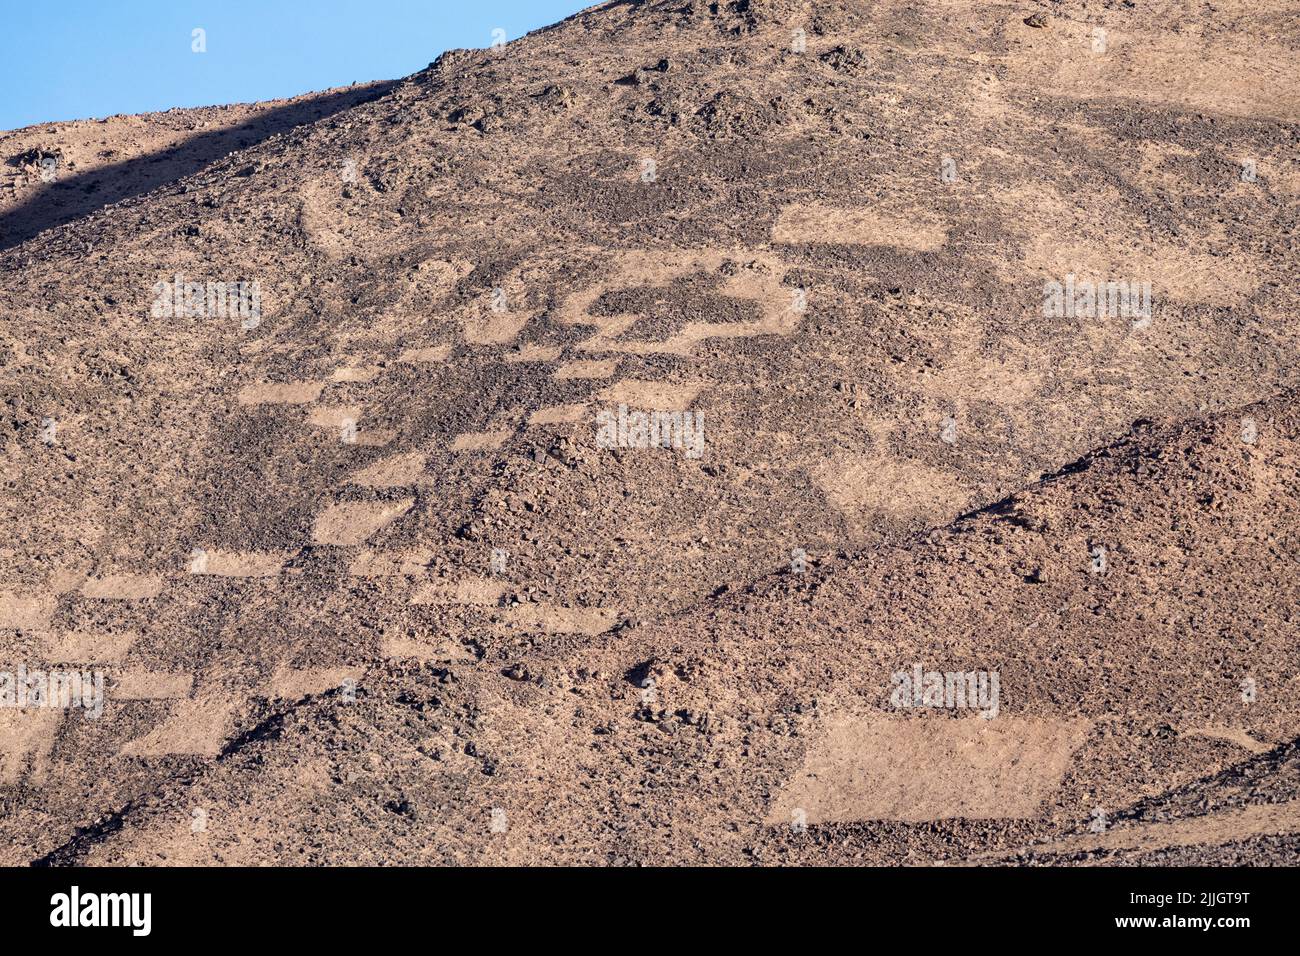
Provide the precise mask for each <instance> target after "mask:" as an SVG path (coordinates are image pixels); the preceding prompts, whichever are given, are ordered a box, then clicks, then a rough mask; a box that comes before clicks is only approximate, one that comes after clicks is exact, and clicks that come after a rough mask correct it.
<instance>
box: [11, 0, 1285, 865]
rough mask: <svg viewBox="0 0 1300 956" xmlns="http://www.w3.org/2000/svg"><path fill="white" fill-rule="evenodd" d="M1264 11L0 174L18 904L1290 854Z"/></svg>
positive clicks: (774, 46)
mask: <svg viewBox="0 0 1300 956" xmlns="http://www.w3.org/2000/svg"><path fill="white" fill-rule="evenodd" d="M1291 6H1292V5H1290V4H1287V3H1282V2H1271V0H1266V2H1263V3H1258V2H1257V3H1250V4H1246V3H1244V2H1239V0H1224V2H1219V3H1216V4H1214V5H1213V6H1212V7H1211V6H1207V5H1204V4H1199V3H1196V4H1193V3H1177V2H1168V3H1159V4H1136V5H1128V4H1123V3H1103V4H1089V5H1087V6H1086V7H1085V6H1084V4H1082V3H1080V2H1073V0H1066V2H1053V3H1038V2H1027V3H1019V4H997V3H994V4H989V3H975V2H971V0H923V2H918V3H906V4H905V3H901V2H891V3H870V4H868V3H858V2H850V0H812V2H805V0H730V2H718V3H711V2H704V0H648V2H640V3H639V2H629V0H614V2H610V3H607V4H604V5H602V6H599V7H595V8H592V9H591V10H588V11H586V12H584V13H582V14H579V15H578V16H576V17H574V18H572V19H570V20H567V21H564V22H563V23H561V24H558V25H556V26H554V27H551V28H548V29H546V30H542V31H539V32H537V33H535V34H532V35H530V36H528V37H526V38H524V39H522V40H519V41H517V42H516V43H512V44H510V45H509V46H507V47H505V48H504V49H501V50H483V51H454V52H451V53H448V54H446V55H444V56H442V57H440V58H439V59H438V61H437V62H436V63H434V64H432V65H431V66H430V67H429V68H428V69H427V70H425V71H422V72H420V73H418V74H415V75H414V76H411V77H408V78H406V79H405V80H402V81H399V82H397V83H394V84H381V85H375V86H371V87H365V88H356V89H350V90H341V91H331V92H328V93H322V94H318V95H316V96H312V97H302V98H299V99H297V100H294V101H287V102H282V103H270V104H260V105H255V106H247V107H227V108H214V109H208V110H184V111H181V110H177V111H172V112H170V113H166V114H158V115H151V116H142V117H114V118H112V119H110V120H105V121H100V122H92V121H86V122H77V123H61V124H55V125H50V126H42V127H34V128H32V129H27V130H20V131H17V132H13V133H7V134H3V135H0V154H3V156H2V157H0V158H4V159H6V160H8V161H9V165H7V166H5V167H4V169H6V170H8V172H7V173H6V174H5V175H6V176H7V177H8V180H7V183H8V188H7V190H6V184H5V182H0V276H2V279H3V281H2V283H0V308H3V310H4V314H5V316H6V321H5V323H4V324H3V326H0V385H2V389H3V405H2V406H0V413H2V415H3V417H2V418H0V451H2V452H3V463H2V464H0V482H2V483H3V487H4V495H3V496H2V497H0V517H2V518H3V520H4V524H5V527H7V528H9V529H10V531H11V533H10V535H9V536H8V538H7V540H6V541H5V542H4V543H3V545H2V546H0V671H13V670H16V668H17V667H18V666H19V665H25V666H26V667H27V668H28V669H29V670H42V669H43V670H48V669H57V668H73V667H76V668H78V669H81V670H90V669H95V670H100V671H102V672H103V674H104V675H105V683H106V686H105V701H104V709H103V714H102V716H100V717H99V718H97V719H94V718H91V717H90V716H89V715H88V714H87V713H83V712H80V711H77V710H70V711H59V710H51V709H48V708H28V709H24V710H15V709H12V708H8V709H4V708H0V808H2V809H3V812H0V862H3V863H9V864H21V863H29V862H40V863H51V864H66V863H85V864H128V863H140V864H150V865H153V864H183V863H200V864H235V863H280V864H322V863H329V864H359V863H389V864H413V863H476V864H494V863H529V864H542V863H598V864H643V863H706V864H782V863H798V864H827V863H830V864H849V863H884V864H932V863H962V864H972V865H1006V864H1030V863H1032V864H1051V865H1063V864H1114V863H1125V864H1127V863H1158V864H1174V863H1178V864H1186V863H1213V864H1240V863H1290V864H1294V863H1296V862H1298V861H1300V809H1297V807H1300V804H1297V801H1298V800H1300V772H1298V770H1297V768H1298V767H1300V762H1298V759H1297V748H1298V747H1300V655H1298V654H1297V623H1298V622H1297V611H1296V609H1297V607H1300V584H1297V575H1296V561H1297V556H1298V554H1300V412H1298V411H1297V408H1296V397H1297V394H1300V393H1298V392H1297V387H1300V381H1298V378H1297V372H1296V363H1295V361H1294V356H1295V355H1296V354H1297V350H1298V348H1300V321H1298V320H1297V318H1296V316H1297V315H1298V314H1300V312H1298V310H1297V306H1298V305H1300V302H1298V298H1300V297H1298V296H1297V292H1296V288H1297V284H1296V278H1297V269H1296V265H1297V261H1298V258H1297V249H1296V241H1297V220H1298V218H1300V196H1298V194H1300V161H1298V160H1297V149H1296V148H1297V145H1300V123H1298V122H1297V117H1298V110H1297V106H1298V105H1300V104H1298V101H1300V93H1298V92H1297V87H1296V84H1295V79H1294V78H1295V76H1296V75H1297V74H1298V72H1300V69H1298V68H1300V55H1298V54H1297V51H1298V49H1300V27H1298V26H1297V22H1296V20H1295V18H1294V16H1293V12H1294V11H1293V9H1291ZM1036 13H1042V14H1044V17H1043V19H1042V25H1038V26H1034V25H1030V24H1028V23H1027V22H1026V21H1027V20H1029V19H1031V18H1032V17H1033V15H1034V14H1036ZM1097 28H1100V29H1102V30H1104V31H1105V32H1104V42H1102V43H1101V44H1100V46H1101V47H1102V49H1098V34H1097V33H1095V30H1096V29H1097ZM798 31H802V32H801V33H799V32H798ZM799 38H802V39H803V41H805V42H806V48H804V49H803V50H802V52H797V51H796V50H795V49H794V47H797V46H799ZM55 155H57V156H59V157H60V160H59V163H60V164H59V166H58V171H57V179H56V181H55V182H53V183H46V182H42V181H41V178H40V171H41V169H42V167H41V165H40V160H41V158H42V157H48V156H55ZM1247 166H1249V168H1250V169H1253V170H1254V171H1255V174H1254V175H1253V176H1243V170H1244V169H1246V168H1247ZM1070 273H1073V274H1075V275H1077V276H1078V277H1080V278H1093V279H1100V280H1102V281H1105V280H1126V281H1127V280H1134V281H1149V282H1151V284H1152V300H1153V302H1154V309H1153V313H1152V315H1151V317H1150V321H1149V322H1135V321H1130V319H1129V318H1128V317H1111V318H1107V317H1105V316H1104V315H1103V316H1102V317H1100V318H1087V317H1077V316H1073V315H1071V316H1069V317H1055V318H1046V317H1044V310H1043V290H1044V283H1045V282H1047V281H1052V280H1055V281H1061V282H1063V281H1064V280H1065V276H1066V275H1067V274H1070ZM177 274H182V275H183V276H184V277H185V280H186V281H189V282H197V283H207V282H225V283H230V284H233V283H237V282H247V283H251V282H253V281H256V282H257V283H258V285H259V289H260V297H261V298H260V315H259V317H258V321H256V322H253V323H249V322H245V321H241V316H240V315H238V314H225V313H219V314H208V313H207V312H201V313H200V314H190V315H186V314H184V313H183V312H182V315H181V316H180V317H171V318H169V317H164V316H160V315H159V314H158V312H157V309H156V308H154V306H155V305H156V301H155V300H156V299H157V298H158V292H157V291H156V284H157V283H160V282H170V281H172V279H173V277H174V276H176V275H177ZM623 406H626V408H627V409H629V410H631V411H632V412H637V411H646V412H651V411H657V412H663V413H670V414H675V415H677V420H678V423H679V424H680V423H681V422H683V421H694V420H695V419H694V417H693V416H694V414H698V415H700V416H702V418H701V420H702V422H703V441H704V445H703V454H702V455H701V456H699V457H694V456H692V455H690V454H687V453H686V450H685V449H684V448H681V447H626V446H623V447H608V444H609V443H608V442H606V441H603V440H602V432H601V426H600V424H599V423H600V422H601V421H602V419H601V416H602V415H610V414H615V415H616V414H617V413H618V410H619V409H620V407H623ZM683 416H687V417H686V418H683ZM914 666H919V667H920V668H921V669H922V670H923V671H937V672H946V673H951V672H963V673H965V672H979V673H983V674H986V675H987V674H995V675H997V677H998V679H999V688H1000V689H999V697H998V701H997V708H996V713H993V712H991V711H990V712H986V713H982V712H980V711H978V710H977V709H974V708H969V707H968V708H965V709H962V708H960V707H954V708H948V707H943V706H921V707H915V706H913V707H905V706H899V704H898V702H897V701H896V700H895V699H894V698H893V692H894V691H895V689H896V686H897V682H898V675H900V674H902V675H908V674H911V673H912V671H913V668H914Z"/></svg>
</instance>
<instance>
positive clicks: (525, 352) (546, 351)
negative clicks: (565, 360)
mask: <svg viewBox="0 0 1300 956" xmlns="http://www.w3.org/2000/svg"><path fill="white" fill-rule="evenodd" d="M559 357H560V350H559V349H558V348H552V347H550V346H546V345H525V346H523V347H522V348H520V349H519V350H518V351H515V352H509V353H507V354H506V356H505V361H507V362H554V361H555V360H556V359H558V358H559Z"/></svg>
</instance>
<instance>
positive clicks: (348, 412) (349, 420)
mask: <svg viewBox="0 0 1300 956" xmlns="http://www.w3.org/2000/svg"><path fill="white" fill-rule="evenodd" d="M364 412H365V409H364V408H362V407H361V406H360V405H327V406H324V407H321V408H313V409H312V410H311V414H310V415H308V416H307V424H309V425H315V426H316V427H317V428H330V429H333V430H335V431H339V430H341V429H342V428H343V426H345V425H352V426H353V427H355V426H356V424H357V422H358V421H360V420H361V416H362V414H363V413H364Z"/></svg>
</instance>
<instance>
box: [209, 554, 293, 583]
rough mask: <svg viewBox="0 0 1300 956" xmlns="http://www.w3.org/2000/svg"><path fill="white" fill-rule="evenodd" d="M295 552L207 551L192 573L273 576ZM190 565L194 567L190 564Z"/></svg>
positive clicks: (243, 576)
mask: <svg viewBox="0 0 1300 956" xmlns="http://www.w3.org/2000/svg"><path fill="white" fill-rule="evenodd" d="M295 553H296V552H287V551H282V552H275V553H268V552H260V551H208V550H205V551H204V552H203V555H204V558H203V560H202V561H201V562H200V563H199V564H198V565H197V567H199V568H202V570H194V571H193V573H194V574H200V575H204V574H206V575H212V576H214V577H219V578H273V577H276V576H277V575H278V574H279V573H280V570H281V568H283V567H284V564H285V562H286V561H288V560H289V559H290V558H291V557H293V556H294V554H295ZM191 567H196V566H195V565H191Z"/></svg>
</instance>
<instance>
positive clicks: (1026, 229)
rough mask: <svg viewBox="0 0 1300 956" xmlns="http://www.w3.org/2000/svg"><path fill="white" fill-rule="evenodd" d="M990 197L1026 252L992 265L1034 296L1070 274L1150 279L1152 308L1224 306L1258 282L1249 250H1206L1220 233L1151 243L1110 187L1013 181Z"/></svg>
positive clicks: (1104, 278)
mask: <svg viewBox="0 0 1300 956" xmlns="http://www.w3.org/2000/svg"><path fill="white" fill-rule="evenodd" d="M992 199H993V202H994V203H995V204H996V205H997V206H999V207H1000V208H1001V216H1002V218H1003V219H1004V220H1005V221H1006V223H1007V225H1008V227H1009V228H1010V229H1011V230H1012V231H1013V232H1015V233H1016V234H1017V236H1018V237H1019V238H1020V241H1021V244H1022V247H1023V250H1024V254H1023V257H1022V258H1021V259H1020V260H1015V261H1004V260H998V261H996V262H994V263H992V265H993V268H995V269H996V270H997V272H998V273H999V275H1001V276H1002V277H1003V278H1004V279H1005V280H1006V281H1009V282H1020V283H1024V282H1029V283H1031V284H1032V288H1033V289H1034V291H1035V292H1036V293H1037V294H1039V295H1040V296H1041V295H1042V291H1043V283H1045V282H1047V281H1048V280H1051V281H1055V282H1059V283H1062V284H1064V283H1065V281H1066V276H1067V275H1070V274H1073V275H1074V276H1075V277H1076V278H1075V281H1076V285H1077V284H1078V283H1079V282H1082V281H1089V282H1093V283H1097V282H1103V283H1104V282H1111V281H1113V282H1119V281H1121V280H1126V281H1129V282H1138V283H1143V282H1150V283H1151V298H1152V304H1153V308H1154V310H1155V311H1156V312H1157V313H1158V311H1159V308H1160V306H1161V304H1162V303H1164V302H1169V301H1174V302H1192V303H1196V302H1205V303H1209V304H1214V305H1224V306H1230V305H1233V304H1235V303H1237V302H1239V301H1241V299H1242V298H1243V297H1246V296H1248V295H1250V294H1251V293H1252V292H1253V291H1254V290H1255V289H1256V287H1257V286H1258V285H1259V277H1258V270H1257V269H1256V267H1255V265H1254V263H1253V261H1252V259H1251V257H1250V256H1249V255H1247V254H1245V253H1240V252H1233V251H1227V252H1224V251H1223V249H1222V248H1220V249H1216V251H1219V252H1220V253H1221V254H1219V255H1213V254H1211V251H1210V250H1211V248H1213V247H1214V245H1215V244H1217V245H1218V246H1219V247H1227V246H1230V243H1228V242H1227V240H1226V237H1224V236H1223V235H1222V231H1221V230H1220V231H1219V233H1218V234H1217V235H1216V234H1214V233H1209V234H1207V235H1205V236H1201V235H1197V234H1190V233H1189V234H1188V235H1186V236H1185V237H1183V238H1182V239H1181V240H1180V241H1179V242H1177V243H1173V242H1152V241H1149V240H1147V239H1146V238H1145V236H1146V234H1147V228H1146V224H1145V221H1144V220H1140V219H1139V217H1138V215H1137V212H1136V210H1135V208H1134V207H1133V205H1132V203H1130V202H1129V201H1128V199H1127V197H1125V196H1124V195H1122V194H1121V193H1120V192H1119V191H1118V190H1116V189H1114V188H1111V187H1107V188H1104V189H1097V190H1092V191H1090V192H1088V193H1087V194H1078V193H1072V194H1069V195H1068V196H1067V195H1064V194H1062V193H1060V192H1059V191H1057V190H1056V189H1054V188H1053V187H1051V186H1049V185H1044V184H1037V185H1034V186H1016V187H1014V188H1009V189H1001V188H998V189H994V191H993V194H992ZM1026 272H1027V273H1029V276H1026V274H1025V273H1026ZM1040 301H1041V299H1040ZM1040 314H1041V312H1040Z"/></svg>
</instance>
